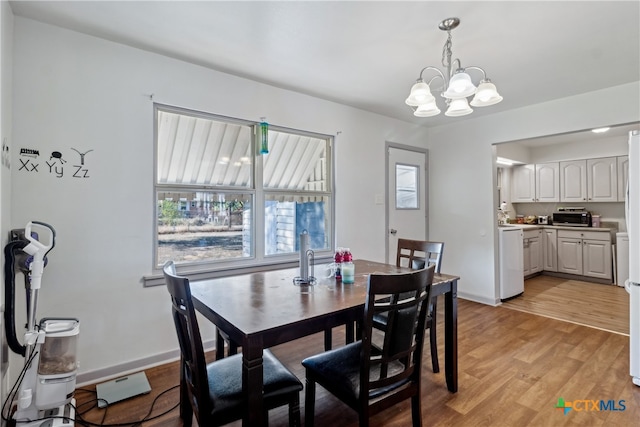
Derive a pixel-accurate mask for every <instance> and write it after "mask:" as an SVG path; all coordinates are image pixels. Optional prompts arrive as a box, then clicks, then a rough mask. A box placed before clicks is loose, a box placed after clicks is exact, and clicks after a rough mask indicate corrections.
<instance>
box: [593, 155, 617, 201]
mask: <svg viewBox="0 0 640 427" xmlns="http://www.w3.org/2000/svg"><path fill="white" fill-rule="evenodd" d="M617 171H618V159H617V158H616V157H603V158H600V159H588V160H587V201H589V202H617V201H618V172H617Z"/></svg>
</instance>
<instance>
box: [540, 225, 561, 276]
mask: <svg viewBox="0 0 640 427" xmlns="http://www.w3.org/2000/svg"><path fill="white" fill-rule="evenodd" d="M542 269H543V270H544V271H558V230H555V229H552V228H543V229H542Z"/></svg>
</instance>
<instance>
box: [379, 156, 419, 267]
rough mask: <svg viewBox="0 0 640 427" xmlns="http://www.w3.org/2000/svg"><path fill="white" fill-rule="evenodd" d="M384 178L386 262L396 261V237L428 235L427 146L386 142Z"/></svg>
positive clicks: (410, 237) (413, 237)
mask: <svg viewBox="0 0 640 427" xmlns="http://www.w3.org/2000/svg"><path fill="white" fill-rule="evenodd" d="M416 150H418V151H416ZM387 178H388V180H387V185H388V187H387V262H389V263H395V259H396V250H397V247H398V238H406V239H415V240H424V239H426V238H427V152H426V150H419V149H411V148H408V147H407V148H405V147H400V146H391V145H388V146H387Z"/></svg>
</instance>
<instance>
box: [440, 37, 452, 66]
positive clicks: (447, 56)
mask: <svg viewBox="0 0 640 427" xmlns="http://www.w3.org/2000/svg"><path fill="white" fill-rule="evenodd" d="M447 34H448V36H447V41H446V43H445V44H444V46H443V47H442V65H443V66H444V67H447V68H449V67H450V66H451V47H452V46H453V43H452V41H451V31H447Z"/></svg>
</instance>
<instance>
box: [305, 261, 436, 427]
mask: <svg viewBox="0 0 640 427" xmlns="http://www.w3.org/2000/svg"><path fill="white" fill-rule="evenodd" d="M434 270H435V267H434V266H433V265H431V266H429V267H427V268H425V269H422V270H416V271H413V272H410V273H401V274H372V275H370V276H369V283H368V285H367V301H366V304H365V308H364V319H363V321H362V328H361V339H360V340H358V341H355V342H353V343H351V344H347V345H345V346H343V347H340V348H336V349H334V350H329V351H325V352H324V353H320V354H318V355H315V356H311V357H308V358H306V359H304V360H303V361H302V365H303V366H304V367H305V372H306V392H305V426H313V424H314V416H315V391H316V384H320V385H321V386H322V387H323V388H325V389H326V390H327V391H329V392H330V393H331V394H333V395H334V396H336V397H337V398H338V399H340V400H341V401H342V402H344V403H345V404H346V405H347V406H349V407H350V408H352V409H353V410H355V411H356V412H357V413H358V417H359V425H360V426H361V427H366V426H368V425H369V418H370V417H371V416H373V415H375V414H377V413H379V412H381V411H383V410H385V409H387V408H390V407H391V406H393V405H395V404H397V403H399V402H401V401H404V400H406V399H409V398H410V399H411V418H412V420H413V426H414V427H418V426H422V413H421V412H422V411H421V392H420V383H421V366H422V347H423V339H424V334H425V322H426V318H427V312H428V311H429V300H430V294H431V283H432V282H433V273H434ZM382 313H384V314H385V316H386V319H387V324H386V326H387V327H386V328H385V329H384V330H383V331H377V330H375V329H374V327H373V318H374V316H376V315H378V314H382ZM378 335H382V336H381V337H380V336H378ZM374 341H375V343H374Z"/></svg>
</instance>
